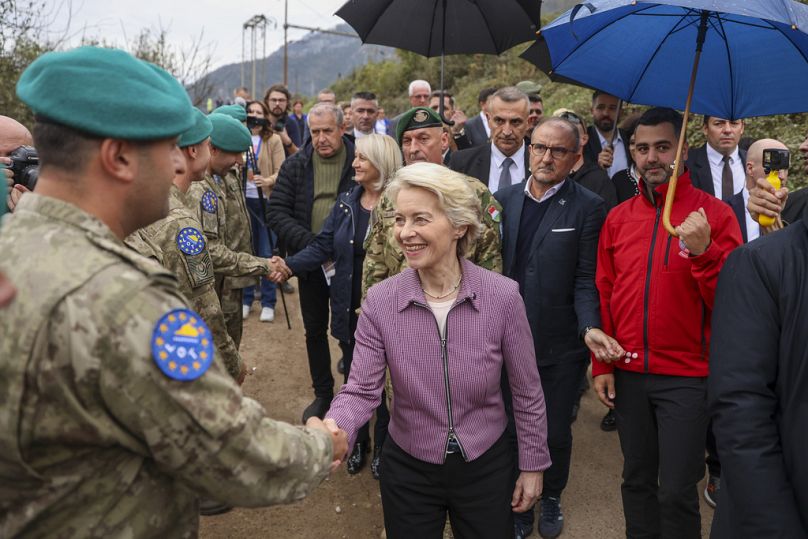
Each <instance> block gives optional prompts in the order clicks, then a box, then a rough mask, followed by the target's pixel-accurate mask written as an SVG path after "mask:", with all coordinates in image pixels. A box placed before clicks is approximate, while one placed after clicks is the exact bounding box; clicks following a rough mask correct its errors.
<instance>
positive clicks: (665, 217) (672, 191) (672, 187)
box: [662, 11, 710, 238]
mask: <svg viewBox="0 0 808 539" xmlns="http://www.w3.org/2000/svg"><path fill="white" fill-rule="evenodd" d="M709 15H710V13H709V12H708V11H702V12H701V24H700V25H699V34H698V38H697V40H696V56H695V58H693V71H692V72H691V73H690V87H689V88H688V90H687V102H686V103H685V114H684V117H683V118H682V129H681V131H680V133H679V145H678V146H677V147H676V161H674V165H673V174H672V175H671V179H670V180H669V181H668V191H667V193H665V207H664V208H663V210H662V224H663V225H664V227H665V230H667V231H668V234H670V235H671V236H673V237H674V238H678V237H679V234H677V233H676V229H675V228H674V227H673V225H671V210H672V209H673V200H674V198H675V197H676V184H677V183H678V181H679V171H680V170H681V169H682V152H683V150H684V147H685V139H686V137H687V120H688V118H689V117H690V102H691V101H692V100H693V89H694V88H695V86H696V74H697V73H698V72H699V59H700V58H701V49H702V46H703V45H704V38H705V37H706V34H707V18H708V17H709Z"/></svg>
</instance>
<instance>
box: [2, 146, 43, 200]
mask: <svg viewBox="0 0 808 539" xmlns="http://www.w3.org/2000/svg"><path fill="white" fill-rule="evenodd" d="M8 157H9V158H10V159H11V166H10V167H8V168H9V169H11V171H12V172H13V173H14V183H15V184H20V185H22V186H23V187H27V188H28V189H30V190H31V191H33V190H34V187H35V186H36V181H37V179H38V178H39V156H38V155H37V153H36V149H35V148H34V147H33V146H20V147H19V148H17V149H16V150H14V151H13V152H11V153H10V154H9V155H8Z"/></svg>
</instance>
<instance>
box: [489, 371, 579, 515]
mask: <svg viewBox="0 0 808 539" xmlns="http://www.w3.org/2000/svg"><path fill="white" fill-rule="evenodd" d="M588 364H589V363H588V359H587V358H586V357H584V356H582V357H581V358H580V359H579V360H574V361H565V362H562V363H556V364H555V365H546V366H539V376H540V377H541V387H542V391H543V392H544V405H545V409H546V413H547V447H548V449H549V450H550V460H551V461H552V464H551V465H550V467H549V468H548V469H547V470H545V471H544V478H543V479H544V485H543V489H542V496H547V497H553V498H560V497H561V493H562V492H563V491H564V488H565V487H566V486H567V480H568V479H569V475H570V460H571V457H572V417H571V416H572V406H573V404H574V403H575V399H576V398H577V397H578V387H579V385H580V383H581V376H583V373H585V372H586V368H587V366H588ZM503 376H504V377H505V379H504V380H503V399H504V400H505V402H506V403H507V404H506V406H505V410H506V412H507V413H508V430H509V432H510V435H511V442H512V450H513V455H514V458H515V459H516V465H517V466H516V469H515V470H514V473H513V482H514V484H515V483H516V478H517V477H518V476H519V470H518V447H517V443H516V427H515V424H514V422H513V404H512V400H511V393H510V388H509V387H508V389H507V395H505V387H504V386H508V380H507V377H506V375H505V373H504V372H503ZM515 518H516V519H517V520H518V521H519V523H520V524H521V525H522V526H532V525H533V520H534V513H533V511H527V512H526V513H522V514H519V515H515Z"/></svg>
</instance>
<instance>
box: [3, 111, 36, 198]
mask: <svg viewBox="0 0 808 539" xmlns="http://www.w3.org/2000/svg"><path fill="white" fill-rule="evenodd" d="M33 145H34V139H33V137H32V136H31V132H30V131H28V128H27V127H25V126H24V125H22V124H21V123H20V122H18V121H17V120H15V119H14V118H9V117H8V116H0V163H3V164H5V165H6V166H11V159H9V157H8V156H9V154H10V153H11V152H13V151H14V150H16V149H17V148H19V147H20V146H33ZM3 172H5V176H6V181H7V182H8V198H7V200H6V204H7V205H8V210H9V211H14V208H15V207H16V206H17V202H18V201H19V200H20V197H21V196H22V194H23V193H25V192H27V191H28V189H26V188H25V187H23V186H22V185H16V186H15V185H14V174H13V173H12V172H11V171H10V170H9V169H5V170H4V171H3Z"/></svg>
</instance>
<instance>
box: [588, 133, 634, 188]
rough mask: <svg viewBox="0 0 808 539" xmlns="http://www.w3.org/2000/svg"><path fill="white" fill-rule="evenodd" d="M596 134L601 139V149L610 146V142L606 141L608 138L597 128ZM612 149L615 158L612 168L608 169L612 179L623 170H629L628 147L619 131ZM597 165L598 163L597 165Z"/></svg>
mask: <svg viewBox="0 0 808 539" xmlns="http://www.w3.org/2000/svg"><path fill="white" fill-rule="evenodd" d="M595 133H597V134H598V138H599V139H600V147H601V148H605V147H606V146H608V145H609V141H607V140H606V137H604V136H603V135H601V134H600V131H598V129H597V128H595ZM612 148H614V153H613V155H614V157H613V158H612V166H610V167H609V168H608V169H606V172H607V173H608V174H609V177H610V178H611V177H612V176H614V175H615V174H617V173H618V172H620V171H621V170H625V169H627V168H628V160H627V159H626V146H625V144H623V138H622V137H621V136H620V130H619V129H618V130H617V133H615V137H614V144H612ZM595 164H597V163H595Z"/></svg>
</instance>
